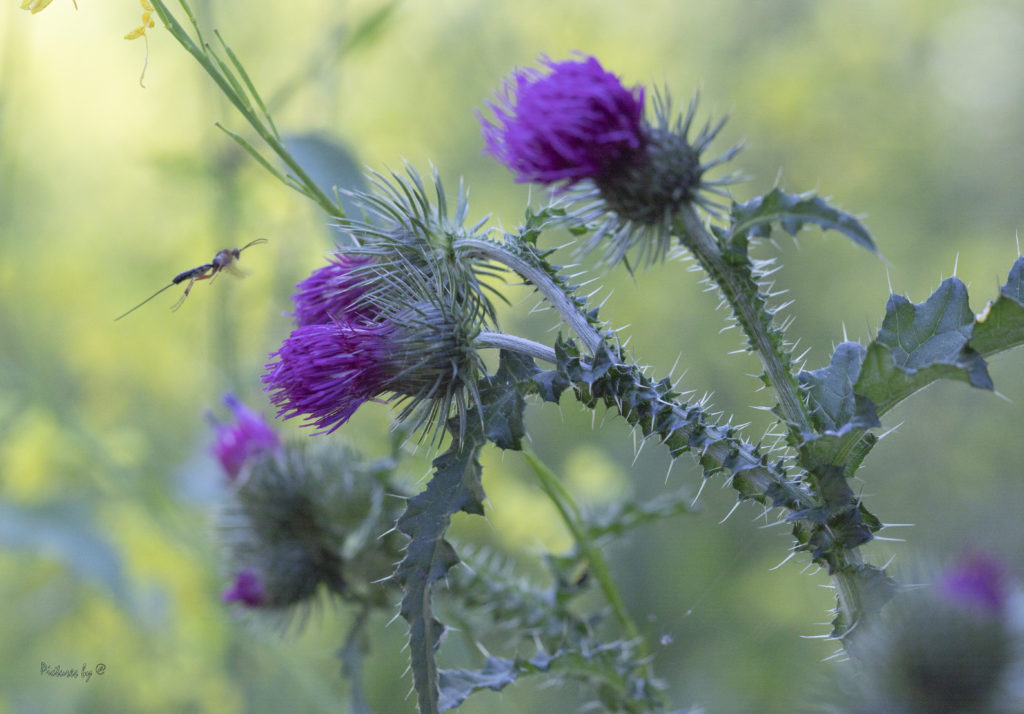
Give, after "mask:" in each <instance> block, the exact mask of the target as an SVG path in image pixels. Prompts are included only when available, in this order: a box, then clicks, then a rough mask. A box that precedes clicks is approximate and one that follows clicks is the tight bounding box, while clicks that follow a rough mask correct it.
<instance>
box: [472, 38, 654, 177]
mask: <svg viewBox="0 0 1024 714" xmlns="http://www.w3.org/2000/svg"><path fill="white" fill-rule="evenodd" d="M542 61H543V64H545V65H546V66H547V68H548V69H549V70H550V72H549V73H547V74H544V73H541V72H539V71H537V70H533V69H521V70H519V71H517V72H516V73H515V74H513V75H512V77H511V78H510V79H509V80H508V81H507V82H506V84H505V90H504V93H503V94H500V95H498V96H497V97H496V101H495V102H492V103H490V104H489V106H490V108H491V110H492V111H493V112H494V117H495V121H494V122H493V123H491V122H489V121H487V120H486V119H485V118H484V117H483V116H479V118H480V122H481V125H482V128H483V136H484V141H485V143H486V146H487V151H488V152H489V153H490V154H492V155H493V156H494V157H495V158H496V159H498V161H500V162H501V163H503V164H505V166H507V167H508V168H509V169H510V170H511V171H512V173H513V174H515V177H516V180H517V181H520V182H536V183H542V184H549V185H550V184H554V183H558V182H561V181H565V182H566V183H567V184H569V185H571V184H574V183H576V182H578V181H581V180H583V179H587V178H596V177H598V176H600V175H602V174H603V173H605V172H607V171H609V170H611V169H613V168H614V167H616V166H617V165H618V164H620V162H622V161H624V160H626V159H628V158H629V157H631V156H633V155H634V154H636V153H637V152H638V151H640V150H642V149H643V147H644V143H645V142H644V133H643V113H644V90H643V88H642V87H636V88H634V89H627V88H625V87H624V86H623V85H622V83H621V82H620V81H619V79H618V77H616V76H615V75H614V74H611V73H610V72H606V71H605V70H604V68H603V67H601V64H600V62H598V61H597V60H596V59H595V58H593V57H584V58H582V59H580V60H575V61H573V60H570V61H565V62H554V61H552V60H550V59H547V58H545V59H544V60H542Z"/></svg>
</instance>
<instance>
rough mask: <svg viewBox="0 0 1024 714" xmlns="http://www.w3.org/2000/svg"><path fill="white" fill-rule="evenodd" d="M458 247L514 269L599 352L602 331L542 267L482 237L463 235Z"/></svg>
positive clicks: (589, 348)
mask: <svg viewBox="0 0 1024 714" xmlns="http://www.w3.org/2000/svg"><path fill="white" fill-rule="evenodd" d="M459 246H460V247H461V248H467V249H469V250H471V251H473V252H474V253H476V254H477V255H480V256H482V257H484V258H488V259H490V260H494V261H496V262H498V263H501V264H503V265H505V266H507V267H509V268H511V269H512V270H513V271H515V272H516V273H518V274H519V275H520V276H521V277H522V278H523V279H524V280H526V281H527V282H528V283H530V284H531V285H533V286H534V287H535V288H537V291H538V292H540V294H541V295H543V296H544V298H545V299H546V300H547V301H548V302H549V303H551V306H552V307H553V308H555V310H557V311H558V314H559V315H561V316H562V319H563V320H565V322H566V323H567V324H568V325H569V327H570V328H572V331H573V332H575V333H576V334H577V335H578V336H579V338H580V340H582V342H583V344H584V345H586V347H587V349H588V350H590V352H597V350H598V349H600V347H601V345H603V344H604V338H603V337H602V336H601V333H600V332H598V331H597V330H596V329H594V327H593V326H592V325H591V324H590V322H589V321H588V320H587V316H586V315H585V314H583V312H582V311H581V310H580V309H579V307H578V306H577V305H576V303H575V302H573V300H572V299H571V298H570V297H569V296H568V295H566V294H565V291H564V290H562V288H561V286H559V285H558V283H557V282H555V280H554V279H553V278H552V277H551V275H550V274H549V273H548V272H547V271H546V270H545V269H544V268H543V267H541V266H540V265H538V264H536V263H535V262H531V261H530V260H528V259H527V258H524V257H523V256H521V255H519V254H518V253H517V252H515V251H513V250H510V249H508V248H506V247H504V246H502V245H500V244H498V243H495V242H494V241H489V240H485V239H483V238H472V237H471V238H463V239H460V240H459ZM542 359H546V358H542Z"/></svg>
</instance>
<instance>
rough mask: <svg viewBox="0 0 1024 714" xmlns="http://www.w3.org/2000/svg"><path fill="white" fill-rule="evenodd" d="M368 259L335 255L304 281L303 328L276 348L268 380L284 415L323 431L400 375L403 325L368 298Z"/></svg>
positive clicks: (300, 291)
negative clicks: (398, 343)
mask: <svg viewBox="0 0 1024 714" xmlns="http://www.w3.org/2000/svg"><path fill="white" fill-rule="evenodd" d="M369 263H370V260H369V259H368V258H365V257H362V256H346V255H343V254H342V255H336V256H333V257H332V258H331V260H330V262H329V263H328V265H326V266H324V267H322V268H319V269H318V270H316V271H315V272H314V273H313V274H312V275H310V277H308V278H307V279H306V280H304V281H302V282H301V283H299V284H298V286H296V287H297V290H296V292H295V293H294V295H293V296H292V300H293V301H294V303H295V313H294V315H295V321H296V324H297V325H298V326H297V327H296V329H295V330H293V331H292V333H291V334H290V335H289V336H288V337H287V338H286V339H285V341H284V343H283V344H282V345H281V348H280V349H279V350H277V351H276V352H274V353H273V354H272V355H271V357H272V358H274V359H273V361H272V362H270V363H269V364H268V365H267V372H266V374H264V375H263V378H262V379H263V382H264V384H265V385H266V390H267V392H268V393H269V394H270V399H271V401H272V402H273V403H274V404H275V405H276V406H277V407H278V413H277V414H278V416H279V417H281V418H283V419H290V418H292V417H296V416H306V418H307V423H309V424H311V425H313V426H315V427H316V428H317V429H318V430H319V432H320V433H330V432H332V431H334V430H335V429H337V428H338V427H340V426H341V425H342V424H344V423H345V422H346V421H348V419H349V418H350V417H351V416H352V415H353V414H354V413H355V412H356V410H357V409H358V408H359V407H360V405H362V404H363V403H364V402H366V401H368V400H370V399H373V398H374V397H376V396H378V395H380V394H381V393H383V392H385V391H386V390H387V385H388V382H389V380H390V379H391V378H392V377H393V376H394V374H393V372H394V370H393V369H392V368H391V364H392V362H393V359H392V356H393V353H394V352H395V347H394V338H395V335H396V328H395V327H394V325H391V324H389V323H387V322H385V321H381V320H378V319H377V318H378V317H379V315H378V310H377V308H376V307H375V306H374V305H373V304H372V303H371V302H369V301H367V300H365V299H364V298H365V296H366V286H365V277H364V276H365V274H366V273H365V271H364V270H363V269H364V268H366V267H367V266H368V265H369Z"/></svg>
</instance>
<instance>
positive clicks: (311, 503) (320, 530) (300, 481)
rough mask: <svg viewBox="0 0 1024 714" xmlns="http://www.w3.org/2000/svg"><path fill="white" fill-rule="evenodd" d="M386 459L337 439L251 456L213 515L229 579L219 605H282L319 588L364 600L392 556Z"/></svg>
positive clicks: (382, 588)
mask: <svg viewBox="0 0 1024 714" xmlns="http://www.w3.org/2000/svg"><path fill="white" fill-rule="evenodd" d="M390 472H391V464H390V462H386V463H385V462H382V463H377V464H366V463H363V462H362V461H361V460H360V459H359V457H358V456H357V455H356V454H355V453H354V452H352V451H350V450H348V449H344V448H338V447H336V446H329V447H328V446H327V445H324V446H322V447H318V448H315V449H314V448H306V447H304V446H297V445H296V446H293V445H289V446H286V447H284V448H283V449H281V450H279V451H277V452H275V453H274V454H273V456H272V457H271V458H264V459H261V460H259V461H257V462H255V463H254V464H253V465H252V466H251V468H250V471H249V477H248V478H247V479H246V480H245V481H244V482H240V483H238V485H237V488H236V489H235V490H234V491H233V492H232V494H231V501H230V503H229V504H227V506H226V507H225V509H224V511H223V513H222V515H221V519H220V520H221V522H220V526H221V533H222V536H223V541H224V545H225V550H226V561H227V566H228V572H230V573H233V576H232V577H233V580H232V583H231V585H230V586H229V587H228V588H227V589H226V590H225V591H224V593H223V594H222V596H221V597H222V599H223V600H224V601H225V602H233V603H239V604H241V605H244V606H246V607H248V608H253V609H259V610H265V611H278V612H284V611H287V610H289V609H291V608H292V607H293V606H296V605H299V604H303V603H310V602H312V601H313V599H314V598H315V596H316V595H317V593H318V591H319V590H321V589H322V590H324V591H326V592H327V593H329V594H331V595H333V596H336V597H343V598H345V599H348V600H358V601H361V602H364V603H365V604H368V605H382V604H385V603H386V602H387V588H386V585H385V584H383V583H382V581H383V580H386V579H387V576H388V575H389V574H390V573H391V570H392V567H393V564H394V563H395V562H396V561H397V560H398V559H399V558H400V548H401V546H402V544H403V539H402V538H401V537H400V536H398V535H397V534H395V533H392V534H390V535H387V536H385V535H384V534H387V533H389V532H391V531H392V530H393V526H394V522H395V520H396V519H397V517H398V513H399V511H400V509H401V501H400V500H399V499H396V498H394V497H393V496H391V495H390V494H393V493H395V492H396V488H395V487H394V486H392V485H391V484H390V483H389V481H388V478H389V476H390Z"/></svg>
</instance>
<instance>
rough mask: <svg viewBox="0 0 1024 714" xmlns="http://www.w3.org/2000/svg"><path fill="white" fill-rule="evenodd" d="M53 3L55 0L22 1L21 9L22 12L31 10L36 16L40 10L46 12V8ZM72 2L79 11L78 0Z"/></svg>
mask: <svg viewBox="0 0 1024 714" xmlns="http://www.w3.org/2000/svg"><path fill="white" fill-rule="evenodd" d="M51 2H53V0H21V6H20V7H21V9H22V10H31V11H32V14H33V15H35V14H36V13H37V12H39V11H40V10H45V9H46V6H47V5H49V4H50V3H51ZM71 2H73V3H75V9H76V10H77V9H78V2H77V0H71Z"/></svg>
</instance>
